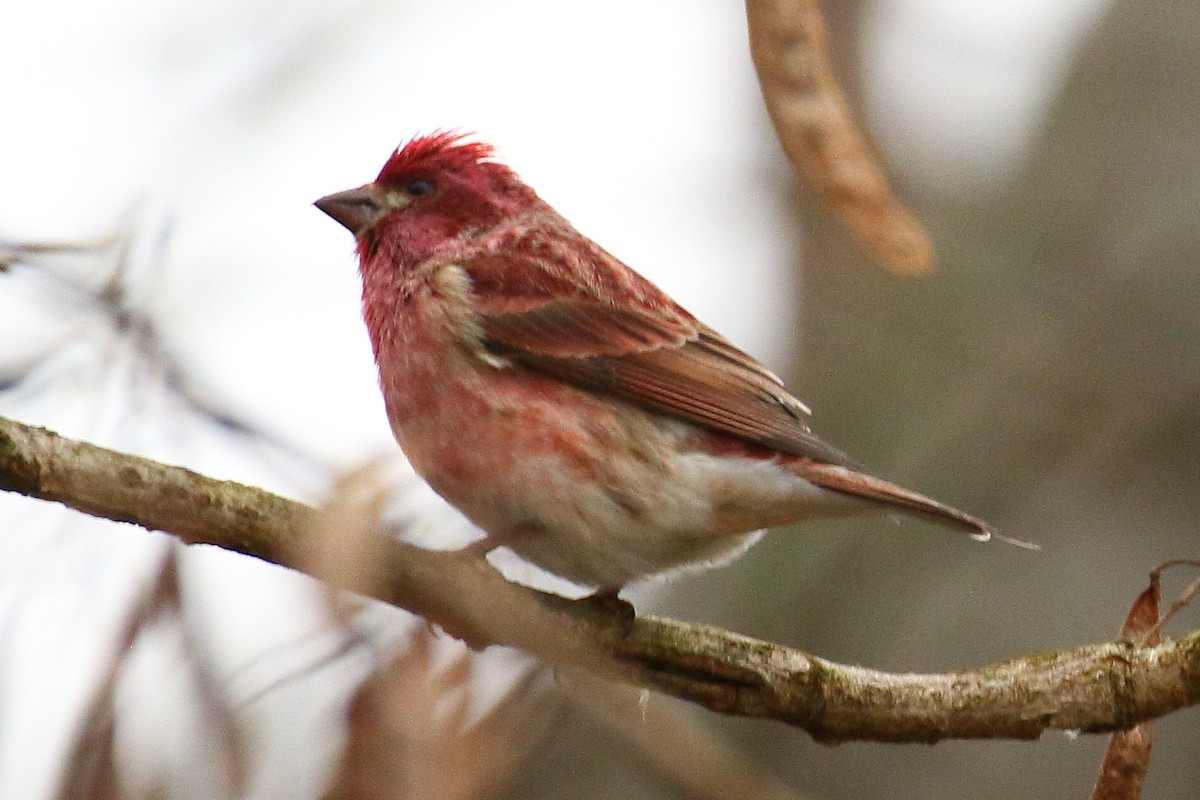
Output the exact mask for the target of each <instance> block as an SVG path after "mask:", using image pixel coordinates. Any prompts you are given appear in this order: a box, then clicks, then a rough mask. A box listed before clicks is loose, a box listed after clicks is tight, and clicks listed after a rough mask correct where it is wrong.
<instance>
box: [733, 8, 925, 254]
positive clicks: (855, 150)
mask: <svg viewBox="0 0 1200 800" xmlns="http://www.w3.org/2000/svg"><path fill="white" fill-rule="evenodd" d="M746 16H747V19H748V22H749V27H750V54H751V56H752V57H753V59H754V67H755V69H756V70H757V71H758V79H759V82H760V83H761V84H762V91H763V99H764V100H765V101H766V104H767V111H768V113H769V114H770V115H771V122H772V123H774V125H775V132H776V133H777V134H778V136H779V141H780V143H781V144H782V145H783V150H784V152H785V153H787V156H788V159H789V160H790V161H791V162H792V166H793V167H794V168H795V169H796V171H797V172H798V173H799V174H800V176H801V177H802V178H804V179H805V180H807V181H808V183H809V184H810V185H811V186H812V188H813V189H814V190H815V191H816V193H817V194H818V195H819V196H820V198H821V200H822V201H823V202H824V203H825V204H826V205H827V206H828V207H829V208H830V209H831V210H832V211H833V212H834V213H835V214H837V215H838V216H840V217H841V219H842V221H843V222H844V223H845V224H846V226H847V227H848V228H850V230H851V231H852V232H853V233H854V235H855V236H856V237H857V238H858V240H859V242H860V244H862V246H863V247H864V248H865V249H866V250H867V251H868V252H869V253H870V254H871V255H872V256H874V257H875V259H876V260H878V261H879V263H880V264H882V265H883V266H884V267H885V268H886V269H888V270H889V271H891V272H893V273H896V274H900V275H921V274H925V273H927V272H929V271H930V270H932V269H933V260H934V254H933V245H932V244H931V243H930V241H929V237H928V235H926V233H925V230H924V228H922V227H921V224H920V223H919V222H917V220H916V218H915V217H914V216H913V215H912V214H911V213H909V211H908V210H907V209H906V208H905V207H904V206H903V205H902V204H901V203H900V201H899V200H897V199H896V198H895V196H894V195H893V194H892V192H891V190H890V189H889V188H888V184H887V181H886V179H885V178H884V176H883V171H882V170H881V169H880V168H879V166H878V165H877V164H876V163H875V159H874V157H873V155H872V152H871V148H870V146H869V145H868V144H867V142H866V140H865V138H864V137H863V135H862V134H861V133H860V132H859V131H858V129H857V127H856V126H855V124H854V120H853V119H852V117H851V115H850V110H849V108H848V106H847V104H846V99H845V97H843V95H842V92H841V90H840V89H839V88H838V84H837V81H836V79H835V78H834V76H833V70H832V68H831V66H830V63H829V53H828V48H827V46H826V39H827V36H826V30H825V22H824V20H823V19H822V17H821V10H820V7H819V6H818V5H817V2H816V0H746Z"/></svg>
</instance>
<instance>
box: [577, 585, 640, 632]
mask: <svg viewBox="0 0 1200 800" xmlns="http://www.w3.org/2000/svg"><path fill="white" fill-rule="evenodd" d="M620 591H621V589H620V588H619V587H618V588H615V589H614V588H612V587H606V588H601V589H597V590H596V591H595V592H593V593H592V594H590V595H588V596H587V597H585V598H584V600H585V601H586V602H588V603H591V604H592V605H593V606H595V607H596V608H599V609H601V610H602V611H604V612H606V613H608V614H611V615H612V616H615V617H616V618H617V619H619V620H620V621H621V622H623V623H625V624H626V625H628V624H629V623H631V622H633V621H634V620H635V619H637V609H635V608H634V607H633V603H631V602H629V601H628V600H623V599H621V597H620Z"/></svg>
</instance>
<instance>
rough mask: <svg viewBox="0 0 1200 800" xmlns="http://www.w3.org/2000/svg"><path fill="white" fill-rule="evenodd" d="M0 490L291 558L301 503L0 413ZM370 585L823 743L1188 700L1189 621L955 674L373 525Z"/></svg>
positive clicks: (1199, 640)
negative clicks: (645, 604)
mask: <svg viewBox="0 0 1200 800" xmlns="http://www.w3.org/2000/svg"><path fill="white" fill-rule="evenodd" d="M0 489H5V490H8V491H15V492H19V493H21V494H25V495H28V496H30V497H35V498H40V499H44V500H52V501H56V502H61V503H64V504H67V505H69V506H70V507H72V508H75V509H78V510H80V511H84V512H86V513H89V514H93V515H96V516H102V517H107V518H109V519H114V520H119V521H125V522H132V523H134V524H137V525H141V526H143V527H145V528H148V529H151V530H162V531H166V532H168V533H171V534H172V535H174V536H176V537H177V538H179V539H180V540H181V541H183V542H185V543H187V544H212V545H217V546H219V547H222V548H224V549H227V550H232V551H235V552H239V553H243V554H246V555H250V556H254V557H255V558H260V559H263V560H265V561H269V562H271V563H275V564H280V565H282V566H287V567H291V568H296V566H297V565H298V564H303V563H311V561H306V560H305V553H306V551H308V549H309V548H311V546H312V543H311V542H309V541H308V540H307V538H306V537H305V535H304V532H305V531H306V527H305V523H306V522H307V521H308V520H309V519H310V518H311V516H312V514H313V511H312V510H311V509H309V508H308V507H307V506H304V505H303V504H301V503H297V502H295V501H292V500H288V499H286V498H283V497H279V496H277V495H273V494H270V493H269V492H265V491H263V490H261V489H255V488H252V487H249V486H243V485H241V484H237V483H232V482H229V481H217V480H213V479H212V478H207V477H204V476H202V475H198V474H196V473H194V472H191V471H190V470H186V469H182V468H180V467H171V466H167V465H164V464H160V463H158V462H154V461H151V460H149V459H144V458H139V457H136V456H130V455H126V454H122V453H117V452H114V451H111V450H106V449H103V448H100V447H96V446H94V445H89V444H85V443H83V442H77V441H74V440H71V439H66V438H64V437H60V436H58V435H57V434H54V433H52V432H50V431H47V430H45V429H43V428H37V427H33V426H28V425H22V424H20V423H17V422H14V421H11V420H8V419H5V418H3V417H0ZM379 553H380V558H379V562H380V563H379V564H377V565H376V566H377V568H378V570H379V573H378V574H379V580H378V581H373V580H368V581H365V582H364V583H363V584H360V585H366V586H373V587H377V588H375V589H373V590H372V591H373V596H374V597H376V598H377V599H380V600H383V601H385V602H388V603H391V604H393V605H396V606H399V607H402V608H406V609H408V610H410V611H412V612H414V613H417V614H419V615H421V616H424V617H425V618H426V619H428V620H430V621H431V622H434V623H436V624H438V625H440V626H441V627H442V628H444V629H445V630H446V631H447V632H448V633H450V634H451V635H453V636H456V637H458V638H460V639H462V640H464V641H466V642H467V643H468V644H471V645H472V646H474V647H483V646H486V645H489V644H507V645H511V646H514V647H518V648H521V649H523V650H525V651H527V652H530V653H533V654H535V655H537V656H539V657H541V658H543V659H544V660H546V661H548V662H550V663H553V664H568V665H573V666H578V667H583V668H586V669H588V670H591V671H593V672H595V673H596V674H598V675H600V676H602V677H606V678H611V679H616V680H621V681H624V682H627V683H631V684H634V685H637V686H644V687H648V688H653V689H657V690H659V691H663V692H666V693H668V694H673V695H676V696H677V697H681V698H684V699H687V700H691V701H693V702H696V703H699V704H701V705H704V706H706V707H707V708H710V709H712V710H715V711H720V712H723V713H729V714H737V715H743V716H752V717H768V718H773V719H778V720H782V721H785V722H788V723H789V724H792V725H795V726H797V727H800V728H803V729H804V730H806V731H808V732H809V733H810V734H812V735H813V736H814V737H816V738H818V739H820V740H822V741H828V742H834V741H845V740H852V739H870V740H876V741H889V742H934V741H937V740H939V739H944V738H1021V739H1030V738H1037V737H1038V736H1039V735H1041V733H1042V732H1043V731H1045V730H1048V729H1058V730H1083V731H1088V732H1100V731H1112V730H1120V729H1124V728H1128V727H1129V726H1131V725H1134V724H1136V723H1138V722H1140V721H1142V720H1146V719H1151V718H1154V717H1158V716H1162V715H1163V714H1167V713H1169V712H1171V711H1175V710H1178V709H1181V708H1184V707H1188V706H1192V705H1195V704H1197V703H1200V631H1196V632H1193V633H1191V634H1189V635H1188V636H1186V637H1184V638H1183V639H1182V640H1179V641H1167V642H1164V643H1162V644H1160V645H1157V646H1154V647H1140V646H1138V645H1135V644H1133V643H1130V642H1112V643H1107V644H1098V645H1090V646H1087V647H1079V648H1075V649H1072V650H1063V651H1059V652H1054V653H1041V654H1037V655H1032V656H1027V657H1023V658H1017V659H1013V660H1011V661H1008V662H1005V663H1002V664H997V665H993V666H990V667H986V668H982V669H975V670H967V671H963V672H957V673H945V674H937V675H894V674H888V673H883V672H877V671H874V670H869V669H863V668H861V667H850V666H842V665H838V664H834V663H831V662H828V661H825V660H823V659H820V658H816V657H814V656H809V655H807V654H805V653H802V652H800V651H797V650H793V649H790V648H787V647H783V646H781V645H775V644H771V643H768V642H763V641H759V640H755V639H751V638H748V637H745V636H740V635H738V634H735V633H730V632H728V631H723V630H720V629H717V628H713V627H709V626H704V625H695V624H688V623H682V622H676V621H672V620H666V619H659V618H655V617H638V618H636V619H625V618H623V617H622V616H621V615H619V614H615V613H613V612H612V611H611V610H610V609H608V608H606V607H605V606H604V605H603V604H596V603H592V602H589V601H587V600H583V601H571V600H567V599H565V598H562V597H558V596H556V595H549V594H545V593H543V592H537V591H534V590H532V589H529V588H526V587H523V586H518V585H516V584H513V583H509V582H508V581H506V580H505V579H504V578H503V577H502V576H501V575H500V574H499V573H498V572H496V571H495V570H494V569H493V568H492V567H491V566H490V565H489V564H488V563H487V562H486V561H485V560H483V559H481V558H477V557H475V556H472V555H470V554H468V553H463V552H431V551H426V550H421V549H420V548H416V547H412V546H408V545H404V544H402V543H400V542H398V541H395V540H392V539H387V538H381V540H380V542H379Z"/></svg>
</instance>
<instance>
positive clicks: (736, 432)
mask: <svg viewBox="0 0 1200 800" xmlns="http://www.w3.org/2000/svg"><path fill="white" fill-rule="evenodd" d="M548 224H549V226H550V230H546V229H545V228H539V227H536V226H535V227H534V228H533V229H526V230H523V231H522V232H521V234H520V235H517V236H513V237H510V238H508V239H506V240H505V241H503V247H502V251H503V255H502V256H501V255H499V254H497V253H495V252H492V253H487V254H483V255H480V256H477V257H475V258H468V259H465V260H463V261H462V262H461V264H460V265H461V266H462V267H463V268H464V269H465V270H466V271H467V274H468V275H470V276H471V280H472V285H473V286H474V287H476V295H477V302H476V309H477V311H478V313H479V322H480V326H481V328H482V331H483V340H484V346H485V347H487V348H488V349H489V350H491V351H492V352H493V353H495V354H496V355H499V356H503V357H504V358H506V359H508V360H509V361H512V362H515V363H518V364H521V365H523V366H526V367H528V368H530V369H534V370H537V371H539V372H542V373H544V374H546V375H550V376H552V377H555V378H557V379H558V380H561V381H565V382H567V383H570V384H573V385H575V386H579V387H581V388H586V389H589V390H592V391H597V392H603V393H607V394H610V395H613V396H615V397H619V398H621V399H623V400H626V401H628V402H630V403H633V404H635V405H638V406H640V407H642V408H646V409H648V410H651V411H656V412H659V413H662V414H666V415H669V416H673V417H676V418H678V419H681V420H685V421H687V422H691V423H694V424H697V425H700V426H703V427H705V428H708V429H709V430H712V431H716V432H718V433H723V434H726V435H729V436H733V437H737V438H738V439H741V440H743V441H746V442H749V443H750V444H754V445H759V446H762V447H766V448H770V449H773V450H778V451H780V452H783V453H788V454H792V455H798V456H802V457H806V458H811V459H814V460H818V461H821V462H824V463H831V464H839V465H844V466H854V465H853V462H851V461H850V459H848V458H847V457H846V456H845V455H843V454H842V453H840V452H838V451H837V450H835V449H834V448H832V447H830V446H829V445H827V444H825V443H824V442H822V441H821V440H820V439H818V438H817V437H816V436H814V435H813V434H812V432H811V431H810V430H809V429H808V426H807V425H806V424H805V422H804V417H805V416H806V415H807V414H808V413H809V412H808V408H807V407H806V406H805V405H804V404H803V403H802V402H800V400H798V399H797V398H795V397H794V396H792V395H791V393H789V392H788V391H787V389H786V388H784V386H783V383H782V381H780V379H779V377H778V376H777V375H775V373H773V372H771V370H769V369H767V368H766V367H765V366H763V365H762V364H761V363H760V362H759V361H757V360H756V359H754V358H753V357H752V356H750V355H748V354H747V353H745V352H743V351H742V350H740V349H738V348H737V347H736V346H734V345H733V344H732V343H731V342H729V341H728V340H727V339H725V338H724V337H723V336H721V335H720V334H718V333H717V332H716V331H714V330H712V329H711V328H709V327H708V326H706V325H704V324H703V323H701V322H699V321H698V320H696V319H695V318H694V317H692V315H691V314H689V313H688V312H687V311H685V310H684V309H683V308H682V307H680V306H679V305H677V304H676V303H675V302H674V301H672V300H671V299H670V298H669V297H667V295H666V294H664V293H663V292H662V291H661V290H659V289H658V288H657V287H655V286H654V285H653V284H651V283H649V281H646V280H645V279H644V278H642V277H641V276H639V275H637V274H636V273H634V272H633V271H632V270H630V269H628V268H627V267H625V265H623V264H622V263H621V262H619V261H617V259H615V258H614V257H613V256H611V255H609V254H608V253H607V252H605V251H604V250H602V249H600V248H599V247H598V246H596V245H595V244H594V243H592V242H591V241H589V240H587V239H584V238H583V237H580V236H579V235H578V234H576V233H574V231H569V232H570V233H571V234H573V235H572V236H562V235H559V236H554V235H548V234H552V233H554V230H553V229H554V225H555V221H553V220H551V221H549V223H548ZM559 224H565V223H559Z"/></svg>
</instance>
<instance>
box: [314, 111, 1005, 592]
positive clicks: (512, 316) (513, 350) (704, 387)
mask: <svg viewBox="0 0 1200 800" xmlns="http://www.w3.org/2000/svg"><path fill="white" fill-rule="evenodd" d="M315 205H316V207H317V208H318V209H320V210H321V211H323V212H324V213H325V214H327V215H328V216H330V217H332V218H333V219H334V220H335V221H337V222H338V223H340V224H341V225H342V226H344V227H345V228H346V229H348V230H349V231H350V232H351V233H353V234H354V237H355V242H356V251H357V255H358V262H359V273H360V275H361V278H362V312H363V319H364V321H365V323H366V328H367V331H368V333H369V336H370V341H371V346H372V349H373V352H374V356H375V361H376V364H377V366H378V371H379V383H380V388H381V390H382V393H383V398H384V403H385V406H386V410H387V417H388V420H389V422H390V425H391V429H392V432H393V434H394V437H395V439H396V442H397V443H398V444H399V446H400V449H401V450H402V451H403V453H404V455H405V456H406V458H407V459H408V461H409V462H410V463H411V465H412V467H413V468H414V470H415V471H416V472H417V474H419V475H420V476H421V477H422V478H423V479H424V480H425V481H426V482H427V483H428V484H429V485H430V486H431V487H432V488H433V490H434V491H435V492H437V493H438V494H439V495H441V496H442V497H443V498H444V499H445V500H447V501H448V502H449V503H450V504H451V505H453V506H455V507H456V508H457V509H459V510H460V511H461V512H462V513H463V514H464V515H465V516H466V517H467V518H469V519H470V520H471V521H472V522H473V523H474V524H475V525H476V526H478V527H479V528H480V529H481V530H482V531H483V532H484V534H485V537H484V539H483V540H482V542H481V543H480V544H481V545H482V546H481V548H480V551H481V552H484V553H486V552H489V551H490V550H492V549H494V548H496V547H500V546H505V547H507V548H509V549H510V550H512V551H514V552H516V553H517V554H518V555H519V556H521V557H522V558H523V559H525V560H527V561H530V562H533V563H534V564H536V565H538V566H540V567H542V568H543V569H546V570H548V571H550V572H552V573H554V574H556V575H559V576H561V577H564V578H566V579H568V580H570V581H573V582H575V583H577V584H580V585H583V586H589V587H593V588H595V589H596V591H597V594H601V593H611V595H612V596H614V597H615V595H616V593H617V592H618V591H620V589H621V588H622V587H624V586H626V585H627V584H629V583H631V582H634V581H638V580H641V579H643V578H648V577H650V576H657V575H664V574H670V573H674V572H678V571H683V570H687V569H698V568H703V567H708V566H716V565H720V564H724V563H727V562H729V561H731V560H733V559H734V558H735V557H737V556H738V555H740V554H741V553H743V552H744V551H745V550H746V549H747V548H748V547H749V546H750V545H752V544H753V543H754V542H755V541H757V540H758V539H759V538H760V537H761V536H762V533H763V531H764V529H766V528H771V527H777V526H782V525H788V524H792V523H798V522H804V521H808V520H816V519H823V518H831V517H841V516H853V515H859V514H870V513H880V512H882V513H885V514H886V513H888V512H900V513H901V514H906V515H913V516H917V517H923V518H925V519H927V520H930V521H933V522H935V523H938V524H940V525H942V526H945V527H948V528H951V529H954V530H958V531H962V532H965V533H967V534H969V535H971V536H973V537H975V538H977V539H981V540H986V539H988V538H990V537H991V536H993V535H995V531H994V530H993V528H992V527H991V526H990V525H988V524H987V523H985V522H983V521H982V520H979V519H977V518H975V517H973V516H970V515H969V514H967V513H965V512H963V511H959V510H958V509H956V508H953V507H951V506H948V505H946V504H943V503H941V502H938V501H936V500H933V499H931V498H929V497H926V496H924V495H922V494H918V493H916V492H913V491H910V490H908V489H904V488H901V487H900V486H898V485H896V484H893V483H890V482H888V481H886V480H883V479H882V478H878V477H875V476H874V475H872V474H870V473H869V472H867V471H866V470H865V469H863V468H862V467H860V466H859V465H858V464H857V462H855V461H854V460H852V459H851V458H849V457H848V456H846V455H844V454H843V453H842V452H840V451H839V450H837V449H835V448H833V447H832V446H830V445H828V444H826V443H825V442H824V441H822V440H821V439H819V438H818V437H817V436H816V435H814V434H813V433H812V431H811V430H810V428H809V425H808V422H807V420H808V417H809V415H810V413H811V412H810V410H809V408H808V407H807V406H806V405H805V404H804V403H803V402H801V401H800V400H799V399H797V398H796V397H795V396H794V395H793V394H792V393H791V392H789V391H788V390H787V388H785V386H784V384H783V382H782V381H781V380H780V378H779V377H778V376H777V375H776V374H775V373H774V372H772V371H771V370H770V369H768V368H767V367H766V366H764V365H763V364H762V363H760V362H759V361H758V360H756V359H755V358H753V357H752V356H750V355H748V354H747V353H746V352H744V351H743V350H741V349H739V348H738V347H737V346H736V345H734V344H733V343H732V342H730V341H729V340H728V339H726V338H725V337H724V336H722V335H721V334H719V333H718V332H717V331H715V330H714V329H712V328H711V327H709V326H708V325H706V324H704V323H703V322H701V321H700V320H699V319H697V318H696V317H695V316H693V315H692V314H691V313H689V312H688V311H687V310H686V309H684V308H683V307H682V306H680V305H679V304H678V303H676V302H675V301H674V300H672V299H671V298H670V297H669V296H668V295H667V294H666V293H665V292H664V291H663V290H662V289H660V288H658V287H657V286H656V285H654V284H653V283H651V282H650V281H649V280H647V279H646V278H644V277H642V276H641V275H640V274H638V273H637V272H635V271H634V270H633V269H632V268H630V267H628V266H626V265H625V264H624V263H623V262H621V261H620V260H619V259H617V258H616V257H615V256H613V255H611V254H610V253H608V252H607V251H606V250H604V249H603V248H602V247H600V246H599V245H598V244H596V243H595V242H594V241H592V240H591V239H589V238H587V237H586V236H584V235H583V234H581V233H579V232H578V231H577V230H576V229H575V228H574V227H573V226H572V225H571V224H570V223H569V222H568V221H567V220H566V219H565V218H564V217H563V216H562V215H560V214H559V213H558V212H556V211H555V210H554V209H553V208H552V207H551V206H550V205H549V204H547V203H546V202H545V201H543V200H542V199H541V198H540V197H539V196H538V195H537V193H536V192H535V191H534V190H533V189H532V188H531V187H529V186H528V185H526V184H525V183H524V182H523V181H522V180H521V179H520V178H519V177H518V176H517V174H516V173H515V172H514V171H513V170H512V169H510V168H509V167H508V166H507V165H505V164H504V163H503V162H502V161H501V160H500V159H499V158H498V157H497V155H496V152H495V150H494V149H493V148H492V147H491V146H490V145H488V144H485V143H483V142H480V141H477V140H475V139H474V138H472V137H471V136H468V135H466V134H463V133H459V132H455V131H437V132H434V133H431V134H426V135H418V136H416V137H414V138H412V139H411V140H409V141H407V142H406V143H404V144H402V145H401V146H399V147H397V148H396V150H395V151H394V152H392V153H391V155H390V156H389V158H388V159H387V162H386V163H385V164H384V166H383V168H382V170H381V171H380V172H379V174H378V176H377V177H376V178H375V180H374V181H372V182H370V183H367V184H365V185H363V186H360V187H358V188H354V189H349V190H346V191H341V192H337V193H334V194H330V195H327V196H325V197H322V198H321V199H319V200H317V201H316V202H315ZM1001 538H1005V537H1001ZM1006 541H1014V542H1015V540H1009V539H1006ZM1017 543H1018V544H1021V543H1020V542H1017Z"/></svg>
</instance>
